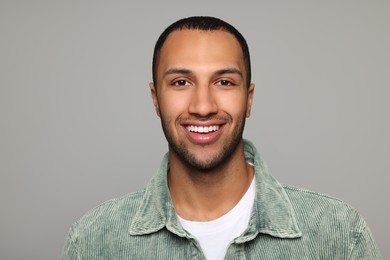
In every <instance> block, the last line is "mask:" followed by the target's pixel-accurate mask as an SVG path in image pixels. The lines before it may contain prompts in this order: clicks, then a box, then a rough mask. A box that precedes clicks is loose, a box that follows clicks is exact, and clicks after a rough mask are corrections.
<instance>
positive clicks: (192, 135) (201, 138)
mask: <svg viewBox="0 0 390 260" xmlns="http://www.w3.org/2000/svg"><path fill="white" fill-rule="evenodd" d="M189 125H193V126H213V125H218V126H219V129H218V130H217V131H214V132H209V133H196V132H191V131H189V130H188V129H187V126H189ZM181 126H182V127H183V129H184V131H185V133H186V135H187V137H188V139H189V140H190V142H192V143H194V144H203V145H205V144H212V143H214V142H216V141H217V140H218V139H219V137H220V136H221V134H222V131H223V129H224V126H225V122H224V121H220V120H212V121H187V122H186V123H185V124H182V125H181Z"/></svg>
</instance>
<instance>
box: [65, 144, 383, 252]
mask: <svg viewBox="0 0 390 260" xmlns="http://www.w3.org/2000/svg"><path fill="white" fill-rule="evenodd" d="M244 150H245V158H246V160H247V161H249V162H251V163H253V165H254V166H255V174H256V189H257V190H256V198H255V204H254V207H253V212H252V217H251V220H250V222H249V226H248V229H247V230H246V231H245V232H244V233H243V234H242V235H241V236H239V237H238V238H236V239H234V240H233V241H232V243H231V244H230V246H229V248H228V250H227V253H226V256H225V259H267V260H271V259H283V260H286V259H299V260H304V259H324V260H325V259H326V260H329V259H365V260H369V259H382V258H381V256H380V253H379V251H378V249H377V247H376V245H375V242H374V240H373V238H372V235H371V233H370V230H369V228H368V227H367V225H366V223H365V221H364V220H363V218H362V217H361V216H359V214H358V213H357V212H356V210H355V209H353V208H352V207H350V206H349V205H347V204H345V203H344V202H342V201H340V200H338V199H335V198H332V197H330V196H327V195H322V194H318V193H315V192H311V191H306V190H303V189H299V188H296V187H292V186H288V185H281V184H280V183H279V182H277V181H276V180H275V179H274V178H273V177H272V176H271V175H270V174H269V173H268V170H267V168H266V166H265V164H264V162H263V161H262V160H261V158H260V155H259V154H258V153H257V151H256V148H255V147H254V146H253V144H252V143H250V142H249V141H247V140H244ZM168 161H169V158H168V155H165V157H164V159H163V161H162V164H161V167H160V170H159V172H158V173H157V175H156V176H155V177H154V178H152V179H151V181H150V182H149V184H148V186H147V187H146V189H145V190H143V191H140V192H136V193H131V194H128V195H126V196H124V197H121V198H116V199H113V200H110V201H107V202H105V203H103V204H102V205H100V206H98V207H96V208H94V209H92V210H90V211H89V212H88V213H87V214H86V215H84V216H83V217H81V218H80V219H79V220H78V221H77V222H76V223H74V224H73V226H72V227H71V229H70V231H69V234H68V237H67V238H66V242H65V246H64V249H63V252H62V259H64V260H65V259H66V260H75V259H78V260H79V259H115V260H117V259H205V257H204V255H203V253H202V250H201V248H200V246H199V244H198V242H197V241H196V239H194V238H193V237H192V236H191V234H189V233H187V232H186V231H185V230H184V229H183V228H182V226H181V225H180V222H179V220H178V219H177V216H176V212H175V209H174V207H173V205H172V201H171V198H170V195H169V190H168V185H167V170H168V165H169V163H168Z"/></svg>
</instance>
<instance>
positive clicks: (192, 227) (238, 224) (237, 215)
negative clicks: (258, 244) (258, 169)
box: [179, 178, 256, 260]
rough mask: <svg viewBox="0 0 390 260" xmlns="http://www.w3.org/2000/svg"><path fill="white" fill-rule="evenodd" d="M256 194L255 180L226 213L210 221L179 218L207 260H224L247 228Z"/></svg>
mask: <svg viewBox="0 0 390 260" xmlns="http://www.w3.org/2000/svg"><path fill="white" fill-rule="evenodd" d="M255 194H256V184H255V178H253V180H252V183H251V185H250V186H249V188H248V190H247V191H246V193H245V194H244V196H243V197H242V198H241V200H240V201H239V202H238V203H237V205H236V206H235V207H234V208H232V209H231V210H230V211H229V212H228V213H226V214H225V215H223V216H222V217H219V218H217V219H215V220H212V221H207V222H196V221H188V220H185V219H183V218H181V217H180V216H179V220H180V223H181V224H182V226H183V228H184V229H185V230H187V231H188V232H189V233H190V234H191V235H193V236H194V237H195V238H196V239H197V240H198V242H199V243H200V246H201V247H202V250H203V253H204V254H205V256H206V258H207V259H208V260H219V259H224V257H225V255H226V250H227V248H228V246H229V244H230V243H231V242H232V241H233V239H235V238H236V237H238V236H240V235H241V234H242V233H244V231H245V230H246V229H247V227H248V223H249V219H250V216H251V213H252V208H253V203H254V200H255Z"/></svg>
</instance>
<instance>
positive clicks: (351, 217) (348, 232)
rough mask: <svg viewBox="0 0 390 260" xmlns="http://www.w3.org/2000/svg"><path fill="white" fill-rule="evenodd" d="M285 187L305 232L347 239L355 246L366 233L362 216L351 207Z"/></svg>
mask: <svg viewBox="0 0 390 260" xmlns="http://www.w3.org/2000/svg"><path fill="white" fill-rule="evenodd" d="M283 187H284V190H285V192H286V194H287V196H288V198H289V199H290V202H291V205H292V207H293V209H294V212H295V215H296V218H297V222H298V225H299V227H300V228H301V229H302V231H307V232H309V233H312V235H316V234H321V235H322V236H323V237H326V236H327V235H328V236H331V237H334V238H335V237H344V238H346V237H348V238H349V239H350V240H351V241H350V242H353V241H354V240H355V239H358V237H359V236H360V234H361V233H363V232H364V231H365V229H367V225H366V222H365V221H364V219H363V218H362V216H361V215H360V214H359V213H358V211H357V210H356V209H355V208H354V207H352V206H351V205H349V204H348V203H346V202H344V201H342V200H340V199H338V198H335V197H332V196H329V195H326V194H321V193H317V192H313V191H310V190H306V189H302V188H298V187H294V186H291V185H283Z"/></svg>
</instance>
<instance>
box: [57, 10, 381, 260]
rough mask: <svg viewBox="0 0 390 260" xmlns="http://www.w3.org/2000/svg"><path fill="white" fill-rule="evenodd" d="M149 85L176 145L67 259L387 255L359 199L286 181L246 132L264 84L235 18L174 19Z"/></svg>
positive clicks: (70, 244)
mask: <svg viewBox="0 0 390 260" xmlns="http://www.w3.org/2000/svg"><path fill="white" fill-rule="evenodd" d="M150 89H151V95H152V99H153V103H154V106H155V109H156V113H157V115H158V116H159V117H160V119H161V124H162V128H163V131H164V134H165V137H166V139H167V141H168V144H169V152H168V153H167V155H166V156H165V157H164V159H163V161H162V164H161V167H160V170H159V172H158V174H157V175H156V176H155V177H154V178H153V179H152V180H151V181H150V183H149V184H148V186H147V188H146V189H145V190H143V191H141V192H137V193H132V194H129V195H126V196H124V197H122V198H117V199H114V200H111V201H108V202H106V203H104V204H102V205H100V206H99V207H97V208H95V209H93V210H91V211H90V212H89V213H87V214H86V215H85V216H83V217H82V218H81V219H80V220H79V221H77V222H76V223H75V224H74V225H73V226H72V228H71V230H70V232H69V235H68V238H67V240H66V244H65V247H64V251H63V255H62V258H63V259H224V258H225V259H380V258H381V257H380V255H379V252H378V250H377V248H376V246H375V243H374V241H373V239H372V236H371V233H370V231H369V229H368V227H367V225H366V223H365V222H364V220H363V219H362V218H361V217H360V216H359V215H358V213H357V212H356V211H355V210H354V209H353V208H351V207H350V206H348V205H346V204H345V203H343V202H341V201H339V200H337V199H334V198H331V197H328V196H324V195H320V194H317V193H313V192H309V191H305V190H301V189H298V188H294V187H290V186H282V185H281V184H279V183H278V182H277V181H276V180H275V179H274V178H273V177H272V176H271V175H270V174H269V173H268V171H267V168H266V167H265V165H264V163H263V161H262V160H261V158H260V156H259V154H258V153H257V151H256V148H255V147H254V146H253V144H251V143H250V142H249V141H247V140H244V139H243V138H242V133H243V129H244V125H245V119H246V117H249V116H250V112H251V106H252V101H253V93H254V84H252V83H251V68H250V57H249V51H248V46H247V44H246V41H245V39H244V38H243V37H242V35H241V34H240V33H239V32H238V31H237V30H236V29H235V28H233V27H232V26H231V25H229V24H227V23H226V22H224V21H221V20H219V19H216V18H212V17H190V18H186V19H182V20H179V21H177V22H176V23H174V24H172V25H171V26H169V27H168V28H167V29H166V30H165V31H164V32H163V34H162V35H161V36H160V38H159V39H158V41H157V43H156V46H155V49H154V57H153V83H150Z"/></svg>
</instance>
